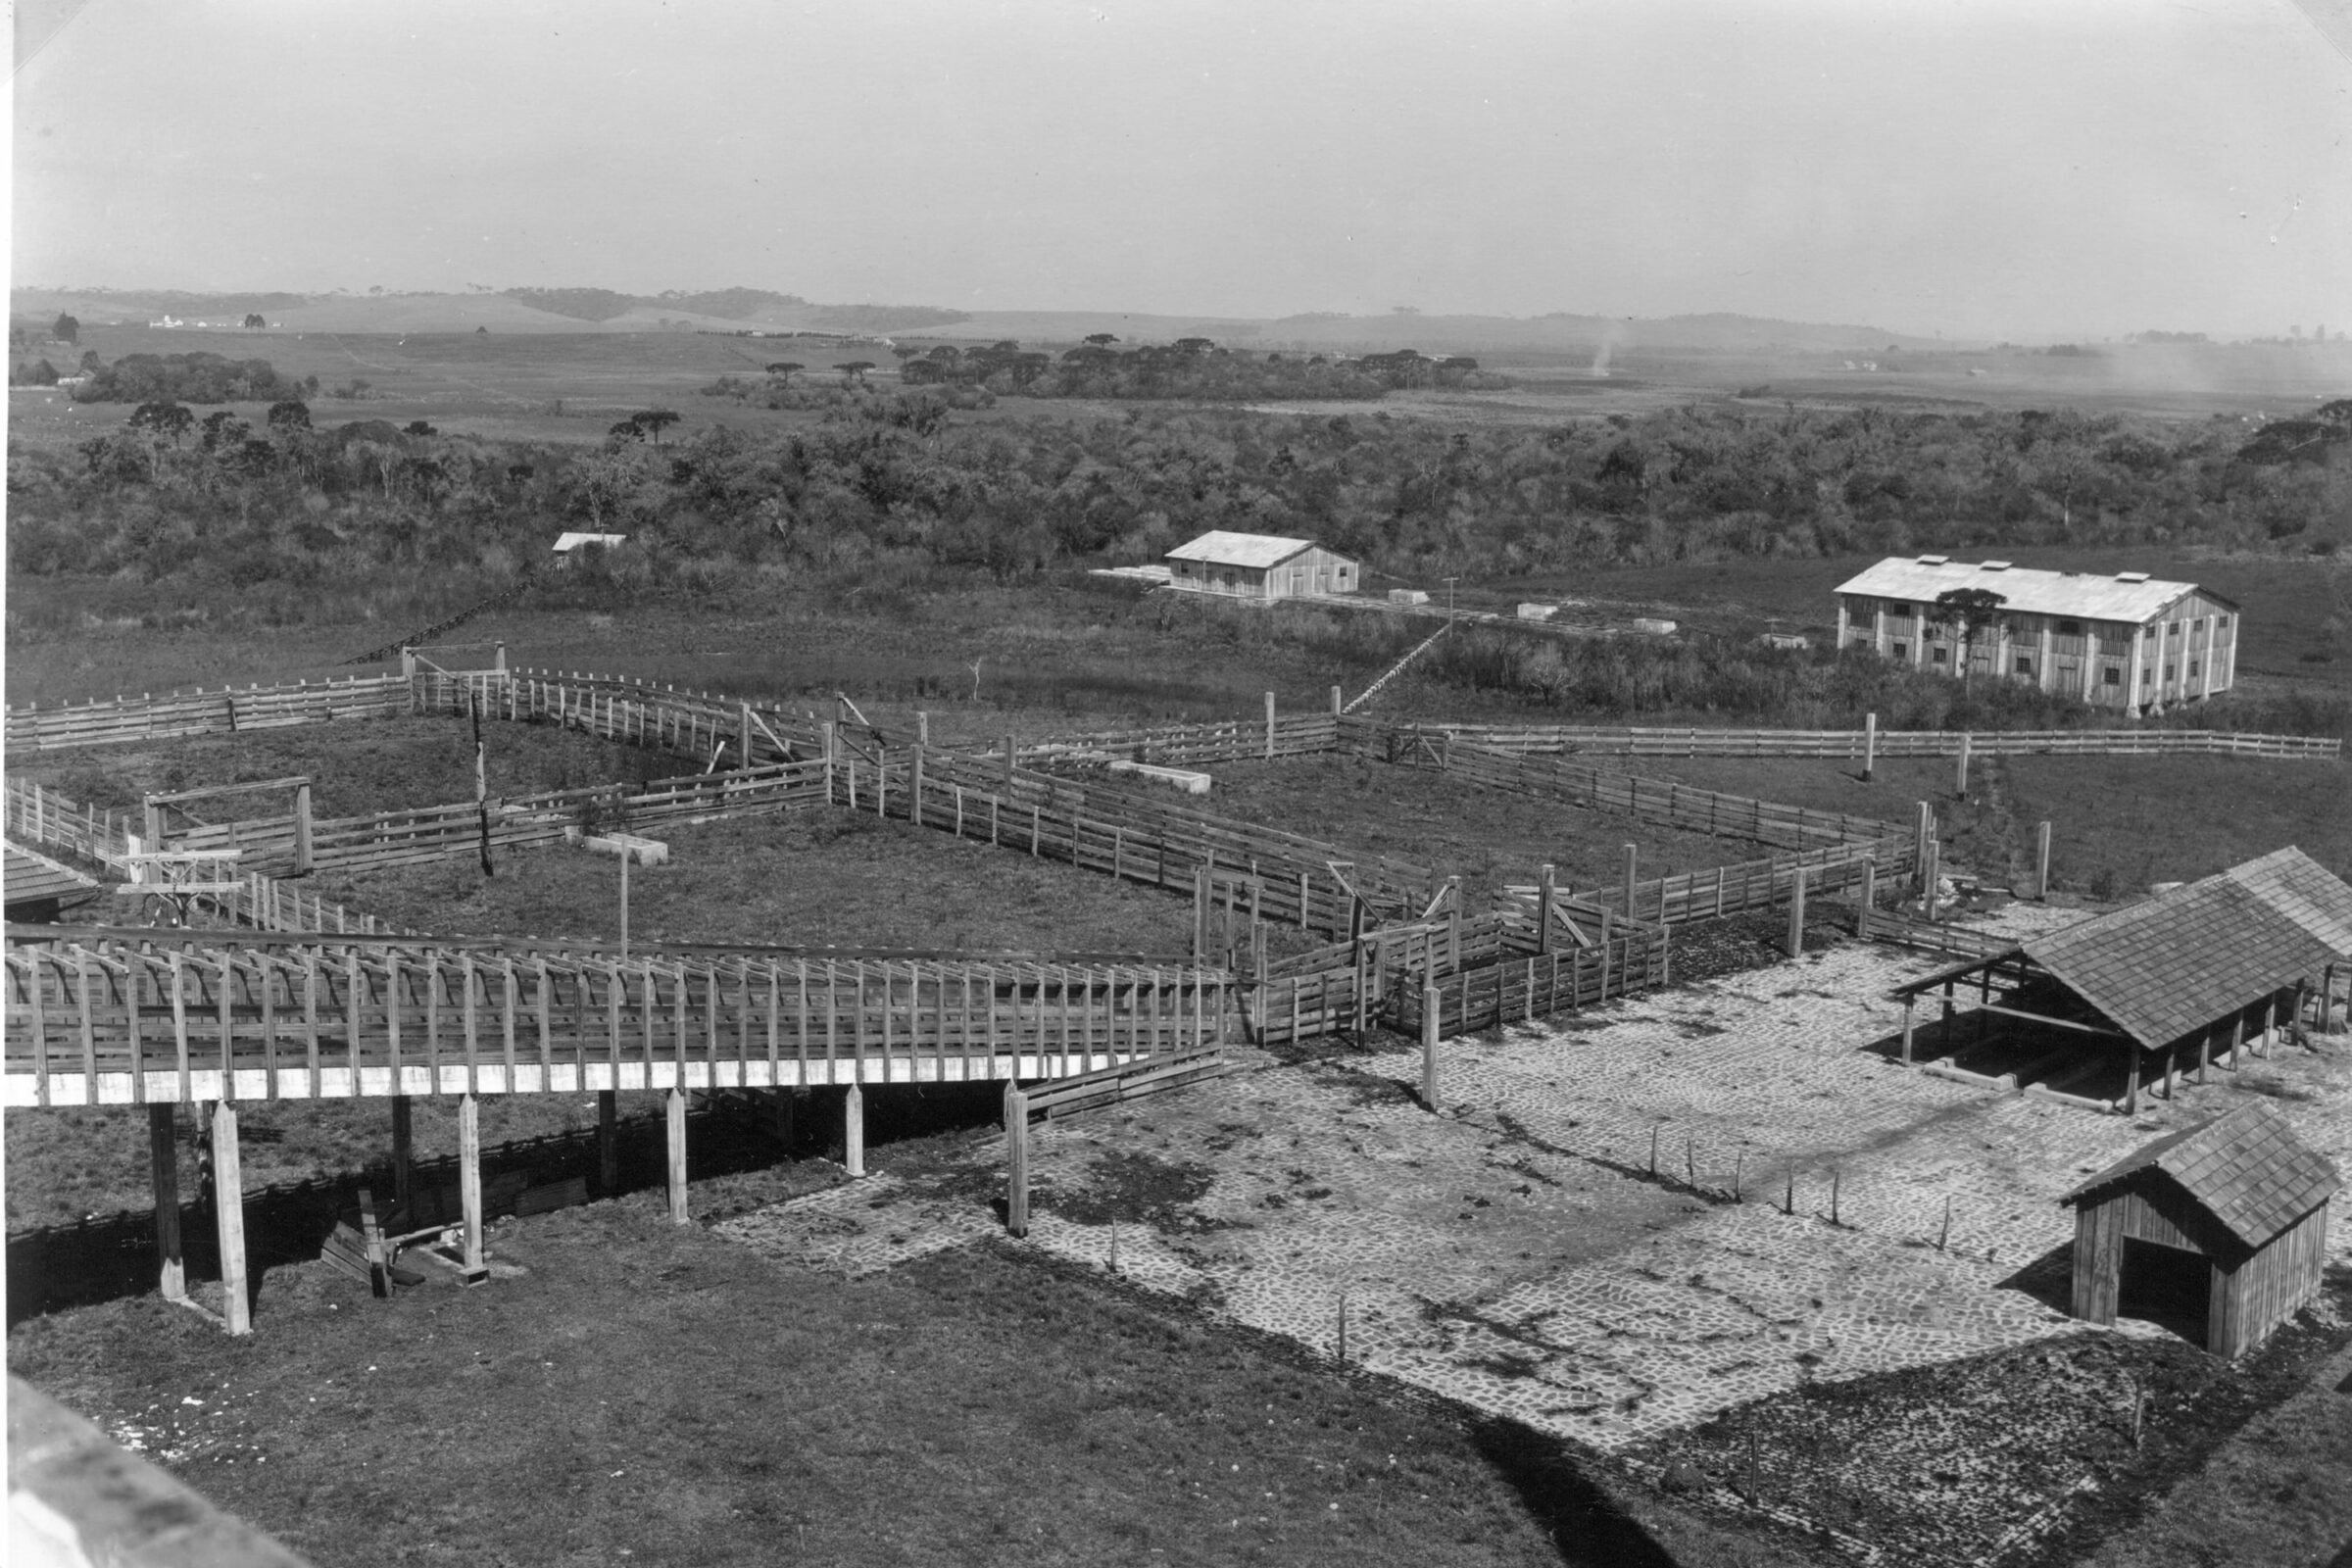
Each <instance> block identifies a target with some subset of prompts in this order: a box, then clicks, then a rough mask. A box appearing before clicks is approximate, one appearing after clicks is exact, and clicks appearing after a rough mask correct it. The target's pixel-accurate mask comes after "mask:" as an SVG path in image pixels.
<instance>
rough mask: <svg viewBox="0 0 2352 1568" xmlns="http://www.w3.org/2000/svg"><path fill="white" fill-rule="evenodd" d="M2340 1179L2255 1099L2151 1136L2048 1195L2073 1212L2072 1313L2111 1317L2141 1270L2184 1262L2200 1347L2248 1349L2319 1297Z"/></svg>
mask: <svg viewBox="0 0 2352 1568" xmlns="http://www.w3.org/2000/svg"><path fill="white" fill-rule="evenodd" d="M2342 1185H2343V1178H2342V1176H2341V1175H2340V1174H2339V1173H2338V1172H2337V1170H2336V1168H2335V1166H2334V1165H2333V1164H2332V1163H2331V1162H2330V1161H2329V1160H2328V1159H2327V1156H2326V1155H2325V1154H2322V1153H2320V1152H2318V1151H2316V1150H2314V1149H2312V1148H2311V1147H2310V1146H2309V1145H2307V1144H2305V1143H2304V1142H2303V1141H2302V1139H2301V1138H2299V1137H2297V1136H2296V1134H2295V1130H2294V1127H2293V1126H2292V1125H2291V1124H2290V1123H2289V1122H2288V1121H2287V1119H2286V1117H2285V1116H2284V1115H2283V1114H2281V1113H2280V1112H2279V1110H2278V1108H2277V1107H2276V1106H2274V1105H2272V1104H2270V1103H2267V1102H2264V1101H2255V1102H2253V1103H2249V1104H2245V1105H2240V1106H2239V1107H2237V1108H2236V1109H2235V1110H2232V1111H2229V1113H2228V1114H2226V1115H2223V1116H2219V1117H2216V1118H2214V1119H2213V1120H2211V1121H2208V1122H2204V1123H2202V1124H2200V1125H2198V1126H2195V1127H2190V1128H2186V1129H2184V1130H2182V1131H2180V1132H2177V1133H2174V1134H2171V1135H2170V1136H2168V1137H2164V1138H2159V1139H2157V1140H2156V1141H2155V1142H2154V1143H2151V1144H2148V1145H2145V1146H2144V1147H2142V1148H2140V1149H2138V1150H2136V1151H2134V1152H2132V1153H2131V1154H2129V1155H2127V1156H2125V1157H2124V1158H2123V1159H2120V1160H2118V1161H2117V1162H2116V1163H2114V1164H2113V1165H2110V1166H2108V1167H2107V1168H2106V1169H2105V1170H2103V1171H2100V1172H2099V1173H2098V1174H2097V1175H2095V1176H2093V1177H2091V1178H2090V1179H2089V1180H2088V1181H2085V1182H2083V1183H2082V1185H2080V1186H2078V1187H2077V1188H2075V1189H2074V1191H2072V1192H2070V1193H2068V1194H2067V1195H2066V1196H2065V1197H2064V1198H2062V1199H2060V1200H2059V1201H2060V1202H2062V1203H2070V1204H2072V1205H2074V1208H2075V1281H2074V1312H2075V1316H2077V1317H2079V1318H2083V1319H2085V1320H2087V1321H2089V1322H2093V1323H2112V1322H2114V1321H2115V1319H2116V1316H2117V1313H2118V1311H2119V1310H2122V1309H2127V1308H2128V1307H2129V1306H2131V1304H2133V1302H2132V1301H2131V1297H2132V1296H2133V1294H2134V1290H2135V1287H2144V1286H2145V1285H2146V1284H2147V1283H2148V1282H2149V1278H2148V1277H2149V1276H2157V1277H2162V1276H2167V1275H2169V1276H2171V1277H2172V1278H2173V1279H2175V1280H2176V1281H2178V1280H2179V1279H2180V1278H2181V1277H2182V1274H2183V1271H2184V1268H2185V1269H2186V1270H2187V1271H2188V1272H2189V1273H2190V1274H2191V1275H2192V1276H2193V1271H2194V1270H2195V1268H2196V1267H2197V1266H2198V1263H2196V1262H2190V1261H2189V1259H2196V1260H2200V1261H2201V1265H2202V1267H2203V1269H2204V1272H2205V1281H2204V1283H2205V1293H2204V1300H2203V1302H2202V1307H2203V1313H2202V1316H2203V1327H2204V1336H2203V1338H2204V1341H2205V1346H2206V1348H2208V1349H2210V1350H2212V1351H2213V1352H2214V1353H2215V1354H2216V1355H2228V1356H2234V1355H2238V1354H2241V1353H2243V1352H2244V1351H2246V1350H2250V1349H2252V1348H2254V1347H2255V1346H2257V1345H2259V1344H2261V1343H2262V1341H2263V1340H2264V1339H2265V1338H2266V1337H2268V1335H2269V1334H2270V1332H2271V1331H2272V1330H2273V1329H2275V1328H2277V1327H2278V1325H2279V1324H2280V1323H2282V1322H2284V1321H2285V1320H2286V1319H2287V1318H2288V1317H2289V1316H2291V1315H2293V1313H2294V1312H2295V1311H2296V1309H2297V1308H2299V1307H2301V1306H2303V1305H2304V1304H2305V1303H2306V1302H2308V1301H2310V1300H2311V1299H2313V1298H2314V1297H2315V1296H2316V1295H2317V1294H2318V1293H2319V1288H2320V1273H2321V1269H2322V1267H2323V1266H2324V1265H2325V1263H2326V1261H2327V1208H2328V1204H2329V1202H2330V1201H2332V1200H2333V1199H2334V1197H2335V1194H2336V1191H2337V1189H2338V1188H2340V1187H2341V1186H2342ZM2183 1254H2185V1256H2183Z"/></svg>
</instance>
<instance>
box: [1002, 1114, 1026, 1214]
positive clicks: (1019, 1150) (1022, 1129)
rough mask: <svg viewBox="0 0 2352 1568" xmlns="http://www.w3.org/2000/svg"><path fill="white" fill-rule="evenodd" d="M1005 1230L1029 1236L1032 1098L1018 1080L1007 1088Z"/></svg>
mask: <svg viewBox="0 0 2352 1568" xmlns="http://www.w3.org/2000/svg"><path fill="white" fill-rule="evenodd" d="M1005 1231H1006V1233H1007V1234H1009V1235H1013V1236H1026V1235H1028V1234H1029V1097H1028V1096H1027V1095H1024V1094H1022V1093H1021V1086H1020V1084H1019V1083H1018V1082H1017V1081H1015V1082H1012V1083H1007V1084H1006V1085H1005Z"/></svg>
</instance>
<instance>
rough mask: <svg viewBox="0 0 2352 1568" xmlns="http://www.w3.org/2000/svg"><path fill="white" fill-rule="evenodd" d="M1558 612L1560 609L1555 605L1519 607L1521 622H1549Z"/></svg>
mask: <svg viewBox="0 0 2352 1568" xmlns="http://www.w3.org/2000/svg"><path fill="white" fill-rule="evenodd" d="M1558 613H1560V607H1559V606H1557V605H1521V606H1520V607H1519V618H1520V619H1521V620H1549V619H1550V618H1551V617H1552V616H1554V615H1556V614H1558Z"/></svg>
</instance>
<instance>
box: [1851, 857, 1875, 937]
mask: <svg viewBox="0 0 2352 1568" xmlns="http://www.w3.org/2000/svg"><path fill="white" fill-rule="evenodd" d="M1878 903H1879V862H1878V861H1876V860H1864V861H1863V862H1862V898H1861V902H1860V903H1858V904H1857V905H1856V906H1855V907H1854V935H1855V936H1858V937H1867V936H1869V935H1870V911H1871V910H1872V909H1874V908H1876V907H1878Z"/></svg>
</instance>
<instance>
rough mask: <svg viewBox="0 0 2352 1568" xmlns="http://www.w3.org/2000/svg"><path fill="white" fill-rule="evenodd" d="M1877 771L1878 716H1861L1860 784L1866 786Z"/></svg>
mask: <svg viewBox="0 0 2352 1568" xmlns="http://www.w3.org/2000/svg"><path fill="white" fill-rule="evenodd" d="M1878 770H1879V715H1878V714H1876V713H1864V714H1863V715H1862V782H1863V783H1865V784H1867V783H1869V782H1870V781H1871V779H1872V777H1873V776H1874V775H1876V774H1877V772H1878Z"/></svg>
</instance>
